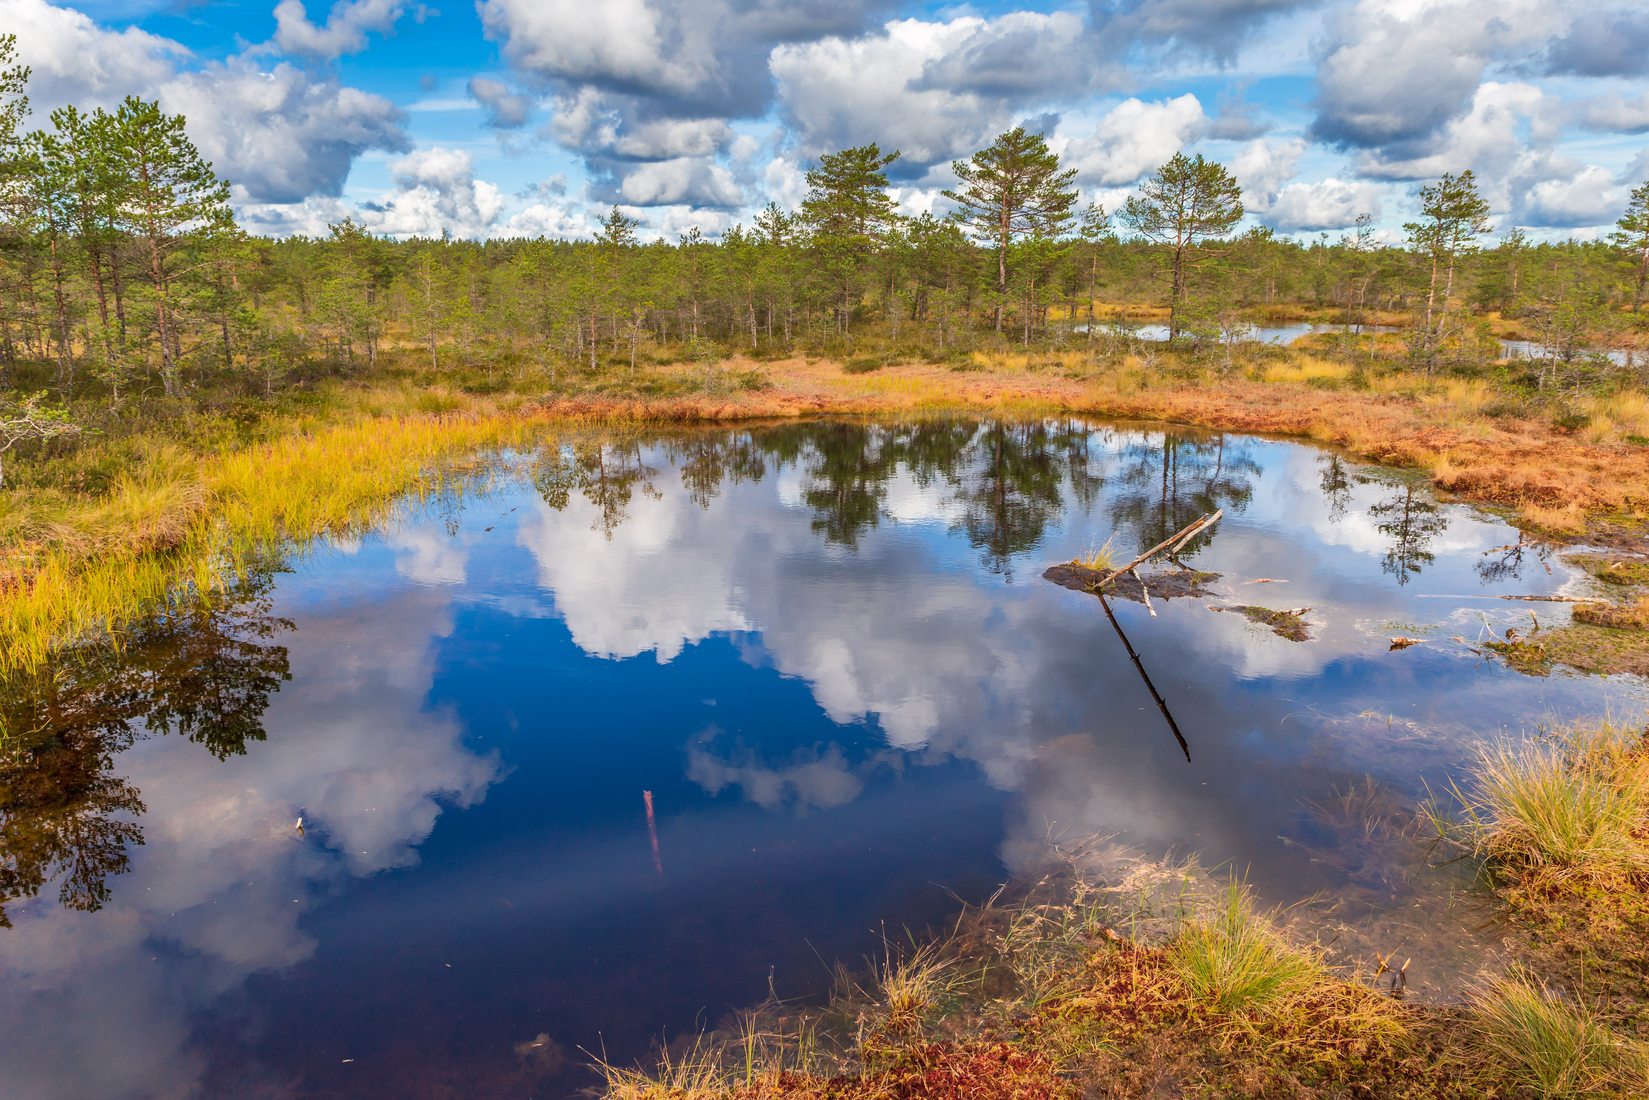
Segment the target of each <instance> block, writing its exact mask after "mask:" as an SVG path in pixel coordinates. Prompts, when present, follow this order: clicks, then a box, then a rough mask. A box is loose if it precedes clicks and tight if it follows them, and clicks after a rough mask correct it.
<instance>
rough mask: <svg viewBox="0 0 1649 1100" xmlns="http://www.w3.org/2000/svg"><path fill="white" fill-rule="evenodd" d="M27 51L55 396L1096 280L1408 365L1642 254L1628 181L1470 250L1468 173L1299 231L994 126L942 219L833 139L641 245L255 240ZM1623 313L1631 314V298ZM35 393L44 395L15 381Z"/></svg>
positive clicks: (1601, 299)
mask: <svg viewBox="0 0 1649 1100" xmlns="http://www.w3.org/2000/svg"><path fill="white" fill-rule="evenodd" d="M28 76H29V73H28V70H27V68H26V67H24V66H22V65H20V64H18V63H17V62H16V61H15V37H14V36H11V35H0V382H3V383H4V384H3V386H0V389H12V390H16V389H17V388H18V387H19V386H21V385H25V384H35V385H38V383H39V381H40V379H39V378H38V376H37V374H38V372H36V373H35V374H31V373H29V371H28V370H26V369H24V368H26V367H28V366H30V365H33V366H36V367H39V366H41V365H44V366H45V368H46V369H47V370H48V372H49V375H50V377H49V378H48V379H46V381H47V382H48V384H49V385H50V386H51V387H52V388H53V389H55V390H56V391H57V393H58V395H59V397H60V398H61V399H64V400H67V399H71V398H75V397H85V396H88V395H94V394H95V395H98V396H101V397H103V398H106V399H107V400H108V401H109V402H110V403H112V404H116V405H118V404H119V403H120V402H121V400H122V399H123V398H125V397H126V396H129V395H133V394H138V393H149V392H151V391H152V390H154V389H155V388H157V387H158V389H159V391H160V393H161V394H162V395H165V396H177V395H179V394H181V393H182V392H183V391H184V390H185V389H186V388H187V387H189V386H190V385H191V384H192V383H194V382H198V381H202V380H208V379H213V380H221V379H224V378H228V379H236V380H242V381H244V382H245V383H246V384H247V385H249V386H252V387H255V388H256V389H259V390H262V391H263V392H271V391H273V390H274V389H276V388H277V387H279V386H281V385H283V384H284V383H286V382H287V381H289V380H290V379H292V378H293V377H296V376H300V375H302V373H303V372H304V371H306V370H312V369H314V368H315V367H317V366H320V367H324V368H326V369H329V370H342V371H351V370H356V369H371V368H373V367H375V366H377V365H378V363H379V361H380V358H381V356H382V355H383V354H384V352H385V351H386V349H394V350H396V351H397V352H398V353H400V354H401V355H402V356H407V355H414V354H415V355H416V356H417V357H418V358H419V359H421V360H423V361H425V362H427V364H428V365H429V366H430V367H431V368H433V369H440V368H442V367H443V366H445V365H449V364H452V363H459V362H461V363H465V364H478V363H479V364H496V363H503V364H506V365H524V364H535V365H537V366H538V367H540V368H542V369H543V370H545V371H546V372H547V373H549V374H550V375H551V376H552V377H554V375H555V374H556V372H557V371H558V370H561V369H564V368H570V369H577V370H590V371H599V370H601V369H603V367H604V366H606V367H612V368H615V369H616V368H620V367H627V368H628V369H630V370H631V371H633V370H634V369H635V367H636V365H637V363H638V360H641V359H642V358H643V357H644V355H647V354H650V353H648V352H644V348H654V347H659V346H662V348H661V351H660V354H662V355H665V356H666V357H671V358H677V359H679V358H682V357H683V356H687V357H692V358H700V357H703V358H713V357H717V356H721V355H725V354H727V353H728V352H731V351H738V350H743V351H744V352H746V353H749V354H751V355H755V356H774V355H782V354H790V353H793V352H795V351H807V352H813V353H820V354H837V355H847V354H851V353H852V351H853V349H854V348H855V347H856V346H857V345H858V344H859V343H860V342H861V341H863V340H866V339H875V340H879V341H884V342H886V344H887V346H889V347H891V348H894V349H900V350H902V351H903V352H906V353H909V354H913V355H914V354H922V355H927V356H929V357H936V358H943V357H947V356H951V355H956V354H961V353H966V352H967V351H968V350H970V349H972V348H975V347H978V346H989V345H991V344H992V343H996V344H1005V343H1007V342H1010V341H1011V342H1013V343H1017V344H1020V345H1025V346H1030V345H1042V344H1070V343H1071V342H1073V341H1092V340H1093V339H1094V338H1095V335H1096V332H1097V330H1098V328H1099V326H1100V323H1101V322H1102V321H1103V320H1104V318H1103V317H1102V316H1101V315H1100V313H1099V312H1098V311H1097V310H1096V303H1098V302H1106V303H1111V304H1121V305H1129V304H1132V305H1135V306H1146V305H1149V306H1153V307H1157V306H1165V307H1166V316H1167V323H1168V327H1169V330H1170V333H1169V335H1170V339H1175V338H1179V337H1182V336H1183V337H1185V338H1188V339H1189V340H1191V341H1197V342H1208V341H1213V340H1217V339H1218V338H1219V336H1220V334H1222V333H1229V332H1231V331H1233V330H1234V329H1235V328H1236V327H1237V326H1238V325H1240V323H1241V322H1242V321H1243V320H1244V319H1245V318H1246V317H1249V316H1252V315H1254V314H1255V312H1256V311H1264V310H1266V309H1278V308H1280V307H1288V306H1296V307H1299V306H1304V307H1311V308H1314V309H1324V308H1326V309H1332V310H1335V311H1337V312H1338V315H1339V317H1340V319H1342V320H1344V321H1346V322H1347V323H1351V324H1361V323H1363V322H1365V321H1368V320H1370V319H1374V318H1387V317H1389V316H1390V315H1392V314H1399V313H1400V314H1403V315H1405V316H1406V317H1409V318H1411V320H1410V321H1409V323H1408V328H1409V329H1410V338H1409V342H1408V347H1409V354H1410V356H1411V358H1412V359H1413V360H1414V361H1415V362H1416V363H1417V364H1419V365H1421V366H1423V367H1424V369H1426V370H1428V371H1429V370H1432V369H1435V368H1436V367H1437V366H1438V365H1439V364H1440V363H1444V362H1447V361H1448V360H1449V359H1450V358H1451V356H1455V355H1457V354H1458V348H1459V346H1460V337H1461V336H1462V334H1463V333H1464V332H1466V330H1467V328H1468V327H1469V326H1467V325H1466V324H1465V317H1463V315H1465V316H1470V315H1471V314H1473V313H1479V314H1480V313H1485V312H1489V311H1498V312H1500V313H1501V314H1502V315H1503V316H1506V317H1513V316H1522V317H1526V318H1528V319H1529V320H1530V323H1531V324H1532V325H1533V326H1534V327H1535V329H1536V330H1537V331H1539V332H1541V333H1542V334H1547V333H1550V335H1551V340H1550V341H1549V342H1550V343H1552V344H1554V345H1556V344H1558V343H1562V344H1563V345H1564V346H1565V347H1566V348H1568V349H1569V350H1570V351H1575V352H1578V351H1579V350H1581V349H1584V348H1585V347H1587V346H1595V345H1597V344H1599V343H1604V342H1607V341H1608V340H1609V339H1610V338H1611V337H1612V335H1613V334H1614V333H1615V332H1617V331H1618V330H1619V329H1621V328H1622V327H1623V326H1624V325H1626V324H1627V323H1628V322H1629V321H1630V322H1635V321H1636V320H1637V317H1638V315H1639V311H1640V310H1641V308H1642V305H1643V300H1644V297H1645V284H1646V281H1649V183H1645V184H1644V185H1642V186H1640V187H1638V188H1637V189H1636V190H1634V191H1633V192H1632V196H1631V201H1630V204H1629V207H1628V209H1627V211H1626V213H1625V214H1624V215H1623V216H1622V218H1621V219H1620V222H1619V224H1618V226H1617V232H1616V233H1615V234H1614V235H1613V236H1611V237H1610V238H1609V239H1608V240H1603V241H1587V242H1582V241H1575V240H1570V241H1566V242H1562V243H1555V244H1538V245H1537V244H1531V243H1530V242H1529V240H1528V238H1527V237H1526V235H1525V234H1524V233H1523V232H1522V231H1521V230H1519V229H1516V228H1513V229H1511V230H1510V231H1508V232H1505V233H1504V234H1503V235H1502V236H1501V237H1500V238H1499V239H1498V240H1497V241H1495V242H1494V243H1493V245H1492V246H1491V247H1484V242H1485V238H1486V237H1487V236H1488V234H1489V233H1490V231H1491V227H1490V223H1489V217H1488V213H1489V211H1488V205H1487V203H1486V202H1485V201H1484V200H1483V198H1482V196H1481V194H1480V193H1479V191H1478V188H1477V185H1476V181H1475V179H1474V178H1473V175H1472V173H1471V172H1470V171H1469V170H1467V171H1463V172H1461V173H1459V174H1458V175H1453V174H1449V175H1445V176H1444V177H1443V178H1442V179H1441V180H1439V181H1437V182H1435V183H1434V184H1431V185H1428V186H1426V187H1423V188H1421V190H1420V207H1421V212H1420V215H1419V217H1418V218H1417V219H1416V221H1414V222H1412V223H1410V224H1408V225H1407V226H1406V227H1405V230H1406V239H1405V240H1404V242H1403V243H1402V244H1401V245H1396V244H1385V243H1381V242H1379V241H1378V240H1377V239H1376V234H1375V232H1374V229H1373V226H1372V222H1371V219H1370V218H1368V217H1366V216H1365V217H1363V218H1360V219H1359V220H1358V223H1357V225H1356V227H1355V228H1354V229H1353V230H1351V231H1350V232H1347V233H1345V234H1343V235H1341V236H1339V237H1337V238H1330V236H1329V235H1328V234H1326V233H1325V234H1322V235H1320V236H1319V237H1317V238H1316V239H1314V240H1311V241H1309V242H1299V241H1294V240H1290V239H1287V238H1283V237H1278V236H1276V235H1275V234H1274V233H1273V232H1272V231H1270V230H1269V229H1266V228H1264V227H1252V228H1248V229H1246V230H1242V229H1241V228H1240V226H1241V223H1242V221H1243V217H1244V209H1243V203H1242V198H1241V187H1240V184H1239V182H1238V181H1237V180H1236V179H1235V178H1234V177H1233V176H1232V174H1231V172H1230V171H1229V169H1227V168H1226V167H1225V166H1224V165H1222V164H1219V163H1217V162H1214V161H1210V160H1207V159H1205V158H1204V157H1202V156H1201V155H1197V156H1187V155H1185V154H1183V153H1180V154H1176V155H1175V156H1173V157H1172V158H1171V159H1170V160H1169V161H1168V162H1167V163H1165V164H1163V165H1162V166H1161V167H1160V168H1158V169H1157V170H1156V171H1155V172H1154V173H1152V174H1151V175H1150V176H1149V177H1148V178H1147V179H1145V180H1144V181H1143V182H1142V183H1141V184H1140V185H1139V187H1138V188H1137V191H1136V193H1135V194H1134V195H1132V196H1130V197H1129V198H1128V199H1127V201H1126V202H1125V203H1124V205H1123V206H1122V207H1121V209H1119V210H1116V211H1107V210H1105V209H1104V208H1103V207H1101V206H1099V205H1098V204H1096V203H1089V204H1087V205H1085V206H1084V205H1080V203H1079V193H1078V189H1077V187H1076V183H1075V175H1076V174H1075V172H1074V170H1072V169H1068V168H1063V167H1062V166H1061V164H1060V160H1059V157H1058V156H1057V154H1056V153H1054V152H1053V151H1052V150H1051V149H1050V148H1049V147H1048V145H1047V142H1046V141H1045V140H1044V138H1043V137H1042V136H1040V135H1038V134H1035V133H1032V132H1029V131H1027V130H1025V129H1023V128H1020V127H1016V128H1014V129H1011V130H1009V131H1007V132H1006V133H1004V134H1002V135H1000V136H999V137H998V138H997V139H996V140H995V141H994V142H993V143H992V144H991V145H990V146H989V147H988V148H986V149H983V150H980V151H979V152H977V153H975V154H974V155H973V156H972V157H971V158H969V159H967V160H962V161H957V162H955V164H954V165H953V168H954V171H955V175H956V177H957V184H956V186H955V187H954V188H953V189H951V190H949V191H947V192H945V195H946V197H947V198H948V199H949V200H950V202H951V204H952V206H953V208H954V209H953V212H952V213H951V214H950V215H949V216H947V217H936V216H934V215H933V214H929V213H923V214H920V215H917V216H915V217H911V216H907V215H903V214H901V213H900V212H899V210H898V208H897V204H896V203H895V201H894V199H893V198H892V196H891V195H890V193H889V180H888V169H889V167H890V166H891V165H892V164H893V163H894V162H895V161H896V160H897V159H898V157H899V153H898V152H897V151H887V150H883V149H881V148H880V147H878V146H877V145H876V144H869V145H863V146H857V147H853V148H849V149H843V150H840V151H837V152H833V153H828V154H826V155H824V156H822V157H821V158H820V159H819V161H818V163H817V164H816V165H815V166H814V167H813V168H812V169H811V170H810V171H809V172H808V173H807V188H808V190H807V194H806V197H805V198H804V200H803V201H802V203H801V205H800V207H799V208H798V209H796V210H784V209H782V208H780V207H779V206H778V205H777V204H772V203H770V204H768V206H767V207H766V208H765V209H764V210H762V211H761V212H760V213H759V214H758V215H757V216H756V217H755V218H754V219H753V222H752V224H751V225H749V226H743V225H736V226H734V227H733V228H732V229H730V230H728V231H727V232H725V233H723V234H722V235H721V236H720V238H719V239H711V238H708V237H706V236H705V235H703V234H702V233H700V232H699V231H698V230H696V229H695V230H690V231H689V232H687V233H686V234H683V235H682V236H681V237H680V238H679V239H678V240H677V241H674V242H665V241H654V242H651V243H643V242H641V241H640V239H639V238H638V235H637V230H638V229H639V228H640V227H639V225H638V223H637V222H636V221H635V220H633V219H631V218H630V217H628V216H626V215H625V214H624V213H623V212H622V211H621V210H619V209H618V208H617V207H614V208H613V209H612V210H611V212H610V213H609V214H608V216H607V217H606V219H605V221H604V223H603V224H602V226H601V228H600V231H599V232H598V233H597V234H596V235H595V237H594V239H592V240H580V241H569V240H554V239H544V238H539V239H506V240H483V241H471V240H461V239H453V238H451V237H450V236H447V235H443V236H442V237H441V238H433V239H432V238H413V239H410V240H405V241H394V240H391V239H388V238H384V237H379V236H374V235H373V234H371V233H370V232H369V231H368V230H367V229H366V228H364V227H363V226H362V225H360V224H358V223H357V222H355V221H353V220H351V219H348V218H346V219H344V220H343V221H341V222H339V223H337V224H335V225H332V226H331V227H330V231H329V233H328V234H327V235H326V236H324V237H304V236H294V237H288V238H285V239H268V238H259V237H253V236H249V235H248V234H246V233H245V232H244V231H243V230H242V229H241V228H240V227H239V226H237V224H236V221H235V217H234V213H233V210H232V208H231V206H230V201H229V200H230V190H229V185H228V183H227V182H226V181H224V180H223V179H221V178H220V177H218V176H217V174H216V173H215V172H214V171H213V169H212V166H211V165H210V164H209V163H207V161H206V160H205V159H204V158H203V157H202V156H201V154H200V153H199V151H198V150H197V149H196V147H195V146H194V144H193V143H192V142H191V141H190V140H189V137H188V135H187V133H186V131H185V125H184V119H183V118H182V117H181V116H176V115H168V114H166V113H165V112H163V111H162V110H161V109H160V107H159V105H158V104H157V103H155V102H152V101H146V100H143V99H141V98H139V97H136V96H132V97H128V98H127V99H126V100H125V101H123V102H122V103H121V104H120V105H119V106H118V107H116V108H115V109H114V110H112V111H111V110H105V109H102V108H99V109H96V110H93V111H90V112H83V111H80V110H77V109H76V108H74V107H63V108H59V109H58V110H55V111H53V112H51V114H50V116H49V119H48V120H47V121H48V123H49V124H48V125H45V126H40V127H38V128H34V129H30V128H29V125H28V124H29V122H30V115H29V108H28V100H27V96H26V86H27V81H28ZM1628 311H1630V315H1628ZM36 404H37V405H38V402H37V403H36Z"/></svg>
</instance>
